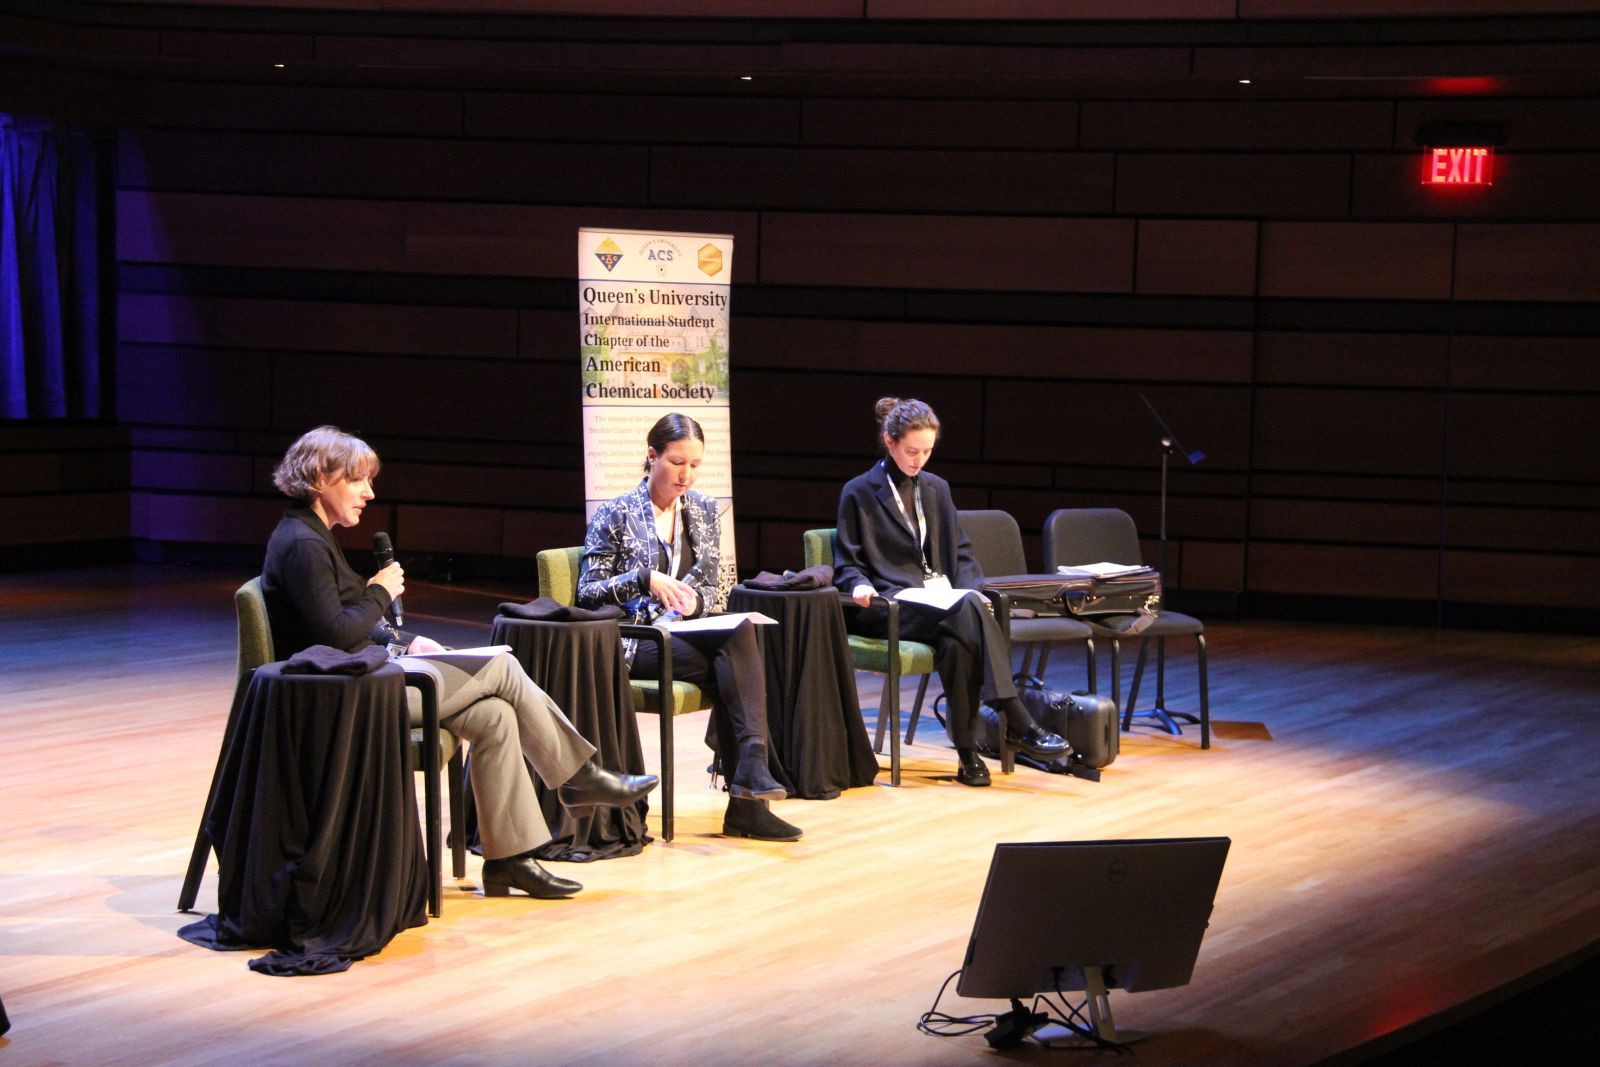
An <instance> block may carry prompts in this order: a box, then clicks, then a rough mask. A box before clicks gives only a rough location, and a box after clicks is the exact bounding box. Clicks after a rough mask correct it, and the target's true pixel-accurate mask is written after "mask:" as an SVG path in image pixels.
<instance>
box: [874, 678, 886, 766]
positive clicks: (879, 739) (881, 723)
mask: <svg viewBox="0 0 1600 1067" xmlns="http://www.w3.org/2000/svg"><path fill="white" fill-rule="evenodd" d="M888 699H889V676H888V675H887V674H886V675H884V676H883V689H882V691H881V692H879V693H878V726H877V729H875V730H874V731H873V732H872V751H873V752H876V753H877V754H878V755H880V756H881V755H883V731H884V730H885V729H886V728H887V725H888V722H889V716H887V715H885V714H884V713H883V707H884V702H885V701H886V700H888Z"/></svg>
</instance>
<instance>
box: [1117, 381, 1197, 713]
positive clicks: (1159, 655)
mask: <svg viewBox="0 0 1600 1067" xmlns="http://www.w3.org/2000/svg"><path fill="white" fill-rule="evenodd" d="M1139 399H1140V400H1142V401H1144V406H1145V407H1146V408H1147V409H1149V411H1150V417H1151V418H1152V419H1154V420H1155V424H1156V430H1157V433H1158V434H1159V438H1158V440H1159V441H1160V445H1161V527H1160V534H1159V537H1160V549H1159V553H1158V555H1157V562H1158V564H1159V566H1158V567H1157V570H1159V571H1160V573H1161V575H1162V580H1163V581H1165V580H1166V574H1167V464H1168V461H1169V460H1170V459H1171V457H1173V456H1182V457H1183V458H1184V459H1186V460H1188V461H1189V465H1190V466H1191V467H1192V466H1196V465H1197V464H1199V462H1200V461H1201V460H1203V459H1205V458H1206V454H1205V453H1204V452H1200V451H1194V452H1191V451H1189V450H1188V449H1186V448H1184V447H1183V444H1182V443H1181V442H1179V440H1178V435H1177V434H1175V433H1173V432H1172V428H1171V427H1170V426H1168V425H1167V423H1166V420H1165V419H1163V418H1162V417H1161V413H1160V412H1159V411H1157V410H1156V406H1155V405H1154V404H1152V403H1150V398H1149V397H1147V396H1145V395H1144V394H1143V393H1140V394H1139ZM1145 650H1146V646H1145V645H1144V644H1143V643H1142V642H1141V644H1140V646H1139V665H1138V667H1137V668H1135V670H1134V677H1135V678H1137V677H1138V675H1139V673H1140V672H1141V671H1142V669H1143V667H1144V659H1145ZM1166 682H1167V639H1166V638H1165V637H1157V638H1156V703H1155V707H1153V708H1151V709H1150V710H1149V711H1134V710H1132V708H1133V697H1134V694H1136V693H1137V692H1138V689H1137V687H1135V688H1134V690H1133V693H1130V694H1129V696H1128V707H1129V710H1128V715H1129V716H1130V717H1132V716H1138V717H1140V718H1147V719H1154V720H1156V722H1157V723H1159V724H1160V726H1161V728H1162V729H1164V730H1166V731H1167V733H1169V734H1181V733H1183V727H1181V726H1179V725H1178V723H1177V721H1176V720H1177V719H1182V720H1183V721H1185V722H1190V723H1197V722H1199V721H1200V720H1199V719H1198V718H1196V717H1195V716H1193V715H1191V714H1189V713H1188V712H1186V711H1168V710H1167V707H1166V703H1167V694H1166Z"/></svg>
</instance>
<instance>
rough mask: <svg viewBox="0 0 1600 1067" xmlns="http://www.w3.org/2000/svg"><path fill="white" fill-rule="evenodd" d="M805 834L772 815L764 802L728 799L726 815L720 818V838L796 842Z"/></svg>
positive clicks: (747, 799) (748, 799) (744, 798)
mask: <svg viewBox="0 0 1600 1067" xmlns="http://www.w3.org/2000/svg"><path fill="white" fill-rule="evenodd" d="M803 833H805V831H804V830H801V829H800V827H798V826H795V825H794V824H793V823H787V822H784V821H783V820H782V819H780V818H778V817H777V816H776V815H774V814H772V809H771V808H770V807H768V806H767V802H766V801H765V800H752V799H750V798H747V797H729V798H728V811H727V814H725V815H723V816H722V836H724V837H749V838H753V839H755V840H757V841H798V840H800V836H801V834H803Z"/></svg>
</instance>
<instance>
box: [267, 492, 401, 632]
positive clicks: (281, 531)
mask: <svg viewBox="0 0 1600 1067" xmlns="http://www.w3.org/2000/svg"><path fill="white" fill-rule="evenodd" d="M261 591H262V593H263V594H264V595H265V596H266V601H267V617H268V618H269V619H270V620H271V622H272V646H273V651H274V652H275V653H276V655H277V657H278V658H279V659H287V658H289V657H290V656H292V655H294V654H295V653H296V652H299V651H301V650H302V649H306V648H309V647H311V646H312V645H331V646H333V647H334V648H338V649H343V650H344V651H346V652H356V651H358V650H360V649H363V648H365V647H367V646H368V645H371V644H384V643H386V642H388V641H389V640H390V639H391V637H390V635H391V634H398V633H399V631H397V630H395V629H394V627H392V626H391V625H390V624H389V622H388V620H386V619H385V618H384V617H383V615H384V612H385V611H387V610H388V609H389V599H390V598H389V591H388V590H387V589H385V588H384V587H383V586H381V585H368V584H367V582H366V579H364V578H362V577H361V576H360V575H358V574H356V572H355V571H353V570H351V569H350V564H349V563H347V562H346V561H345V558H344V551H343V550H342V549H340V547H339V542H337V541H335V540H334V539H333V531H332V530H330V529H328V527H327V526H326V525H324V524H323V521H322V520H321V519H320V518H318V517H317V513H316V512H315V511H312V510H311V508H310V507H308V506H306V505H304V504H296V505H294V506H292V507H291V508H289V510H288V511H287V512H285V513H284V516H283V518H282V519H281V520H279V522H278V526H277V528H276V529H275V530H273V531H272V539H271V540H270V541H268V542H267V558H266V562H265V563H263V564H262V567H261ZM400 639H401V640H406V638H405V637H404V636H401V638H400Z"/></svg>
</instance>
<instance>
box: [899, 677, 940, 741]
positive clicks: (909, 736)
mask: <svg viewBox="0 0 1600 1067" xmlns="http://www.w3.org/2000/svg"><path fill="white" fill-rule="evenodd" d="M931 677H932V675H928V674H924V675H923V676H922V680H921V681H920V682H918V683H917V699H916V700H915V701H914V702H913V703H912V705H911V721H910V722H908V723H906V744H908V745H909V744H911V743H912V742H913V741H915V740H916V737H917V720H918V719H919V718H921V717H922V698H923V697H925V696H927V695H928V679H929V678H931ZM938 710H939V709H938V708H934V713H935V714H938Z"/></svg>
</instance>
